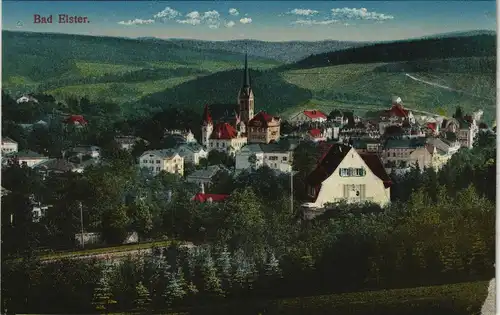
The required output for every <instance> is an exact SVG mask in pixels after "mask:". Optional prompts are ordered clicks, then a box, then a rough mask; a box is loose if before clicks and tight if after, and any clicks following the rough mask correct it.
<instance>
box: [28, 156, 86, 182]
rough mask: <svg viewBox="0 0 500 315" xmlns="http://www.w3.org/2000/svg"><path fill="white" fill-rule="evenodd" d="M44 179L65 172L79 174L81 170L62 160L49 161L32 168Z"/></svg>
mask: <svg viewBox="0 0 500 315" xmlns="http://www.w3.org/2000/svg"><path fill="white" fill-rule="evenodd" d="M33 169H34V170H36V171H38V172H39V173H40V174H41V175H42V176H43V177H44V178H45V177H46V176H50V175H54V174H64V173H67V172H76V173H81V172H82V171H83V169H81V168H80V167H78V166H77V165H75V164H74V163H71V162H69V161H67V160H64V159H50V160H47V161H44V162H41V163H38V164H36V165H35V166H33Z"/></svg>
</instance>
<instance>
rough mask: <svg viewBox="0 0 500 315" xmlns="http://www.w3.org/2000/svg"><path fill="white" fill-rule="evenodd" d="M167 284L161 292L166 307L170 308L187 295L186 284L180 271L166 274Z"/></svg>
mask: <svg viewBox="0 0 500 315" xmlns="http://www.w3.org/2000/svg"><path fill="white" fill-rule="evenodd" d="M166 281H167V284H166V286H165V291H164V292H163V298H164V299H165V303H166V304H167V305H168V306H172V305H173V304H175V303H176V302H179V301H181V300H182V299H183V298H184V297H185V296H186V294H187V292H186V289H185V288H186V283H185V280H184V274H183V272H182V269H181V268H179V269H178V270H177V271H172V272H167V273H166Z"/></svg>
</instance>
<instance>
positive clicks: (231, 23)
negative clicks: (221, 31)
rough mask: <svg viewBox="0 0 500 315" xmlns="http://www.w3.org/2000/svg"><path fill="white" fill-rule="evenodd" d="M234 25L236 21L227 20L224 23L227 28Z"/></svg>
mask: <svg viewBox="0 0 500 315" xmlns="http://www.w3.org/2000/svg"><path fill="white" fill-rule="evenodd" d="M234 25H236V23H234V22H233V21H229V22H227V23H226V24H225V26H226V27H227V28H231V27H233V26H234Z"/></svg>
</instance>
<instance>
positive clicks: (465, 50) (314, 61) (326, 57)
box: [280, 34, 496, 70]
mask: <svg viewBox="0 0 500 315" xmlns="http://www.w3.org/2000/svg"><path fill="white" fill-rule="evenodd" d="M493 56H496V35H488V34H481V35H463V36H455V37H433V38H420V39H414V40H405V41H395V42H384V43H374V44H371V45H366V46H362V47H356V48H347V49H343V50H338V51H332V52H327V53H322V54H316V55H313V56H309V57H307V58H304V59H302V60H300V61H297V62H296V63H294V64H287V65H284V66H282V67H280V69H282V70H284V69H288V70H290V69H310V68H317V67H327V66H334V65H340V64H352V63H377V62H398V61H415V60H433V59H447V58H463V57H493Z"/></svg>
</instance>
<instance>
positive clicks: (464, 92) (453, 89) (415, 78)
mask: <svg viewBox="0 0 500 315" xmlns="http://www.w3.org/2000/svg"><path fill="white" fill-rule="evenodd" d="M405 75H406V76H407V77H408V78H410V79H412V80H414V81H418V82H422V83H424V84H427V85H431V86H434V87H437V88H441V89H444V90H448V91H453V92H458V93H462V94H465V95H469V96H473V97H476V98H481V99H484V100H493V99H491V98H487V97H484V96H481V95H477V94H473V93H470V92H467V91H464V90H458V89H455V88H452V87H449V86H446V85H442V84H439V83H435V82H431V81H427V80H424V79H420V78H417V77H415V76H413V75H411V74H408V73H405ZM493 101H494V100H493Z"/></svg>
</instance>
